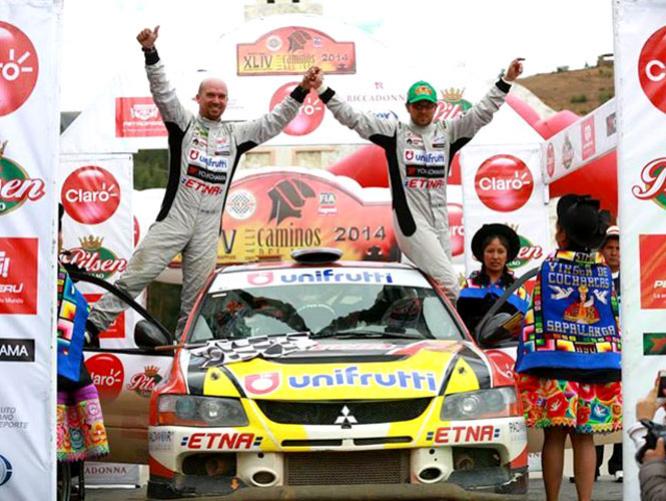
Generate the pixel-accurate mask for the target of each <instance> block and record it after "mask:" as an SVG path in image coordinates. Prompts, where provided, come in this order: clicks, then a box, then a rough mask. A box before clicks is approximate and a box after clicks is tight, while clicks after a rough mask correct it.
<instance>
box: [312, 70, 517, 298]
mask: <svg viewBox="0 0 666 501" xmlns="http://www.w3.org/2000/svg"><path fill="white" fill-rule="evenodd" d="M522 71H523V68H522V59H515V60H513V61H512V62H511V64H510V65H509V67H508V69H507V70H506V72H505V74H504V76H503V77H502V78H500V79H499V80H498V81H497V82H496V83H495V85H494V86H493V87H492V89H490V91H489V92H488V93H487V94H486V96H485V97H484V98H483V99H482V100H481V101H480V102H479V103H478V104H477V105H476V106H474V107H473V108H471V109H470V110H469V111H468V112H467V113H465V114H464V115H462V116H460V117H457V118H455V119H453V120H438V121H434V120H433V119H434V116H435V110H436V109H437V93H436V92H435V89H434V88H433V87H432V85H430V84H429V83H428V82H424V81H419V82H416V83H415V84H413V85H412V86H411V87H410V88H409V91H408V92H407V103H406V104H405V106H406V107H407V112H408V113H409V116H410V121H409V123H403V122H400V121H398V120H395V119H385V118H379V117H377V116H375V115H374V114H373V113H359V112H357V111H355V110H354V109H353V108H352V107H351V106H349V104H347V103H346V102H343V101H341V100H340V99H338V98H337V97H336V95H335V91H333V89H331V88H330V87H327V86H325V85H324V83H323V73H322V71H321V70H320V69H319V68H314V69H313V70H311V74H310V78H313V79H314V80H315V81H314V83H313V84H312V86H313V87H316V88H317V92H318V93H319V98H320V99H321V100H322V101H323V102H324V103H326V106H327V107H328V109H329V110H331V112H332V113H333V116H334V117H335V118H336V119H337V120H338V122H340V123H341V124H342V125H345V126H347V127H349V128H350V129H353V130H355V131H356V132H357V133H358V134H359V135H360V136H361V137H362V138H364V139H368V140H369V141H371V142H373V143H374V144H376V145H378V146H380V147H381V148H383V149H384V152H385V154H386V160H387V162H388V170H389V183H390V185H391V195H392V197H393V204H392V205H393V226H394V229H395V236H396V240H397V241H398V245H399V246H400V250H401V251H402V253H403V255H404V256H406V257H407V258H408V259H409V260H410V261H412V262H413V263H414V264H415V265H416V266H417V267H418V268H419V269H421V270H423V271H424V272H425V273H427V274H428V275H430V276H431V277H433V278H434V279H435V280H437V281H438V282H439V284H440V285H441V286H442V287H443V288H444V291H445V292H446V294H447V296H448V297H449V298H450V299H451V300H452V301H454V302H455V301H456V299H457V297H458V291H459V286H458V278H457V277H456V274H455V272H454V270H453V265H452V263H451V242H450V239H449V218H448V210H447V205H446V178H447V175H448V170H449V166H450V162H451V159H452V158H453V156H454V155H455V153H456V152H457V151H458V150H460V148H462V147H463V146H464V145H465V144H467V143H468V142H469V141H470V140H471V139H472V137H474V135H475V134H476V133H477V132H478V131H479V129H481V127H483V126H484V125H486V124H487V123H488V122H490V121H491V120H492V118H493V114H494V113H495V112H496V111H497V110H498V109H499V107H500V106H501V105H502V104H503V103H504V100H505V98H506V95H507V93H508V92H509V89H510V88H511V82H513V81H514V80H515V79H516V78H518V76H519V75H520V74H521V73H522Z"/></svg>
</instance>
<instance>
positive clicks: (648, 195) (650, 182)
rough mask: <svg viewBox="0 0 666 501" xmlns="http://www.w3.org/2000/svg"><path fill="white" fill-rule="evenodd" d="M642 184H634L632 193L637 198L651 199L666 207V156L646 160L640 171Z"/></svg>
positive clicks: (663, 207)
mask: <svg viewBox="0 0 666 501" xmlns="http://www.w3.org/2000/svg"><path fill="white" fill-rule="evenodd" d="M641 181H643V186H639V185H634V186H633V187H632V188H631V192H632V193H633V195H634V196H635V197H636V198H638V199H639V200H652V201H653V202H655V203H656V204H657V205H658V206H659V207H661V208H662V209H666V157H661V158H656V159H654V160H652V161H650V162H648V163H647V164H646V165H645V167H643V170H642V171H641Z"/></svg>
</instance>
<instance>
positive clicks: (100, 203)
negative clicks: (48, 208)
mask: <svg viewBox="0 0 666 501" xmlns="http://www.w3.org/2000/svg"><path fill="white" fill-rule="evenodd" d="M60 196H61V198H62V203H63V205H64V206H65V210H66V211H67V214H69V216H70V217H71V218H72V219H74V220H75V221H78V222H79V223H83V224H98V223H102V222H104V221H106V220H107V219H109V218H110V217H111V216H113V214H114V213H115V212H116V210H117V209H118V206H119V205H120V185H119V184H118V181H116V178H115V177H113V174H111V173H110V172H109V171H108V170H106V169H103V168H102V167H98V166H94V165H87V166H85V167H80V168H78V169H76V170H75V171H74V172H72V173H71V174H70V175H69V176H67V179H65V182H64V183H63V185H62V190H61V193H60Z"/></svg>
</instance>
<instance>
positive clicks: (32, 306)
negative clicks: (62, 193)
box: [0, 0, 62, 500]
mask: <svg viewBox="0 0 666 501" xmlns="http://www.w3.org/2000/svg"><path fill="white" fill-rule="evenodd" d="M61 8H62V3H61V2H59V1H54V0H35V1H32V2H16V1H15V0H0V235H2V236H1V237H0V333H1V335H2V338H1V339H0V380H1V381H3V384H2V385H0V409H1V412H0V499H12V500H32V499H54V498H55V484H56V482H55V480H56V474H55V471H56V469H55V465H56V455H55V443H56V440H55V408H56V401H55V394H56V392H55V381H56V378H55V349H54V346H55V321H54V316H55V299H56V268H55V265H56V258H55V241H56V239H55V220H56V211H55V208H56V200H55V198H56V197H55V190H54V187H55V178H54V177H55V169H54V168H53V166H54V165H57V162H58V144H59V143H58V129H59V122H60V120H59V114H58V111H59V110H58V75H57V65H56V61H57V60H58V54H57V50H56V48H57V46H58V38H59V37H58V32H59V25H60V14H61Z"/></svg>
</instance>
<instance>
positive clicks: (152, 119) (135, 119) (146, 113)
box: [116, 97, 167, 137]
mask: <svg viewBox="0 0 666 501" xmlns="http://www.w3.org/2000/svg"><path fill="white" fill-rule="evenodd" d="M166 135H167V130H166V127H165V126H164V122H162V115H160V112H159V110H158V109H157V106H156V105H155V102H154V101H153V98H152V97H117V98H116V137H164V136H166Z"/></svg>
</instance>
